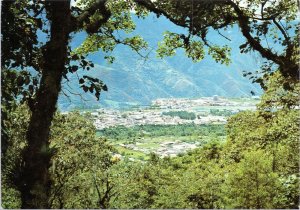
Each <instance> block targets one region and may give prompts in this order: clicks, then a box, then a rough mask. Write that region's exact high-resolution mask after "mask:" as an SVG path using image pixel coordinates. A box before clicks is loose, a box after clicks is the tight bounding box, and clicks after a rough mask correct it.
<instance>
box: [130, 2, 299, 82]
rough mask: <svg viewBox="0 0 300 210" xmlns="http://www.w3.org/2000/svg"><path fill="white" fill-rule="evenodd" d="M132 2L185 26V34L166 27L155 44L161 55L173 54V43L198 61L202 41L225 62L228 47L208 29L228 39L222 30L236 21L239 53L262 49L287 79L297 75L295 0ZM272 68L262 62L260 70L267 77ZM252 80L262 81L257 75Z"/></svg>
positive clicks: (296, 9) (227, 60) (217, 57)
mask: <svg viewBox="0 0 300 210" xmlns="http://www.w3.org/2000/svg"><path fill="white" fill-rule="evenodd" d="M135 2H137V3H138V4H140V5H142V6H144V7H145V8H147V9H148V10H149V11H151V12H154V13H156V14H157V16H160V15H164V16H165V17H166V18H168V19H169V20H170V21H172V22H173V23H174V24H176V25H178V26H182V27H185V28H187V29H188V34H187V35H185V34H176V33H172V32H167V33H166V34H165V38H164V41H163V42H162V45H161V47H160V49H159V55H160V56H165V55H173V54H174V53H175V49H176V48H180V47H182V48H184V49H185V51H186V53H187V55H188V56H189V57H191V58H192V59H193V60H201V59H202V58H203V57H204V55H205V52H204V51H205V49H204V46H206V47H207V48H208V54H210V55H211V56H212V57H213V58H214V59H215V60H216V61H217V62H221V63H226V64H228V63H229V54H230V53H229V52H230V49H229V47H228V46H218V45H216V44H214V43H213V41H211V40H209V36H208V34H209V31H210V30H216V31H218V33H219V34H220V37H222V38H225V39H228V40H230V39H229V38H227V37H225V36H224V35H223V34H222V30H227V29H228V28H229V27H231V26H233V25H234V24H237V25H238V26H239V28H240V30H241V33H242V35H243V36H244V37H245V39H246V42H245V43H244V44H242V45H241V46H240V49H241V52H242V53H246V52H249V51H250V50H253V51H256V52H258V53H260V55H261V56H262V57H263V58H265V59H267V60H268V61H270V62H272V63H273V64H276V65H278V66H279V70H280V72H281V74H282V75H283V76H284V77H285V78H286V80H287V83H289V82H291V81H294V82H295V81H296V82H297V81H298V79H299V39H298V31H299V26H298V24H297V23H298V21H297V11H298V6H299V5H298V4H297V1H295V0H292V1H290V0H278V1H277V0H276V1H270V0H263V1H260V0H255V1H253V0H249V1H248V0H247V1H238V0H213V1H190V0H184V1H177V0H162V1H151V0H135ZM267 37H268V38H267ZM276 45H277V46H276ZM278 45H279V46H278ZM278 48H280V49H278ZM267 63H268V62H266V64H267ZM272 71H274V68H272V67H271V66H270V65H264V66H263V68H262V72H260V73H262V74H263V75H266V76H267V75H268V74H270V73H271V72H272ZM254 79H255V80H256V81H257V82H261V79H259V78H255V77H254Z"/></svg>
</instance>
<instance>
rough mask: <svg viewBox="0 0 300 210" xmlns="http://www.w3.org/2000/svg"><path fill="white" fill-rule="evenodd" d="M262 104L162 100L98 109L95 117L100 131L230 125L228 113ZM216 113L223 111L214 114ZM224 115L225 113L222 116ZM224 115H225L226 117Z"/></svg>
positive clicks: (208, 99)
mask: <svg viewBox="0 0 300 210" xmlns="http://www.w3.org/2000/svg"><path fill="white" fill-rule="evenodd" d="M257 102H258V100H257V99H256V98H244V99H243V100H230V99H227V98H223V97H219V96H213V97H202V98H199V99H185V98H166V99H164V98H162V99H156V100H154V101H152V104H151V106H146V107H139V108H134V109H131V110H123V111H122V110H116V109H97V110H95V111H94V112H92V113H91V114H92V115H93V116H94V119H95V121H94V122H95V126H96V128H97V130H101V129H103V128H107V127H112V126H117V125H123V126H126V127H130V126H134V125H146V124H154V125H177V124H188V123H195V124H211V123H226V119H227V116H224V111H226V113H229V114H230V113H231V114H235V113H237V112H239V111H242V110H253V109H255V104H256V103H257ZM214 110H218V111H220V112H219V113H220V115H218V112H214ZM169 111H186V112H191V113H194V114H195V115H196V118H195V119H181V118H180V117H178V116H173V117H172V116H169V115H164V113H167V112H169ZM222 111H223V112H222ZM222 113H223V114H222Z"/></svg>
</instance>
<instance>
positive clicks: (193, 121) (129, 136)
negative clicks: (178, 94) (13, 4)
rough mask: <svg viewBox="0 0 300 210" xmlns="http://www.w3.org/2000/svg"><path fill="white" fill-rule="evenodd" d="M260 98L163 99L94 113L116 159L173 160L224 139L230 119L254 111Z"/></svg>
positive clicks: (102, 134)
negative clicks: (152, 157)
mask: <svg viewBox="0 0 300 210" xmlns="http://www.w3.org/2000/svg"><path fill="white" fill-rule="evenodd" d="M258 102H259V99H258V98H256V97H252V98H225V97H219V96H216V95H215V96H213V97H201V98H195V99H187V98H161V99H156V100H153V101H152V102H151V105H149V106H132V107H130V108H127V109H123V110H120V109H96V110H93V111H92V112H91V116H92V118H93V120H94V125H95V127H96V129H97V130H98V132H97V133H98V135H99V136H101V137H104V138H106V139H108V141H109V142H110V143H112V144H113V145H114V146H115V147H116V148H117V150H118V152H116V154H115V157H116V158H120V159H122V158H129V159H131V160H146V159H148V158H149V154H151V153H155V154H157V155H158V156H160V157H167V156H170V157H174V156H177V155H180V154H182V153H186V152H188V151H189V150H192V149H195V148H198V147H201V146H202V145H204V144H206V143H207V142H209V141H223V140H224V139H225V128H224V126H225V124H226V122H227V118H228V117H230V116H231V115H233V114H235V113H237V112H240V111H243V110H255V108H256V104H257V103H258Z"/></svg>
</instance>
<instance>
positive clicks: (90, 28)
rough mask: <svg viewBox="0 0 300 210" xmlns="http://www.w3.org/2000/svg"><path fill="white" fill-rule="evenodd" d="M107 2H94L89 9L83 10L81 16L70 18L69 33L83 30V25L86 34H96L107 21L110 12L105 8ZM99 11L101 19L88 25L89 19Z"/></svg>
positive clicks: (98, 0) (99, 0) (104, 0)
mask: <svg viewBox="0 0 300 210" xmlns="http://www.w3.org/2000/svg"><path fill="white" fill-rule="evenodd" d="M106 2H107V0H96V1H95V3H93V4H92V5H91V6H90V7H88V8H87V9H85V10H84V11H83V12H82V13H81V15H79V16H78V17H73V18H72V24H71V25H72V26H71V31H77V30H80V29H82V28H83V25H84V23H85V24H87V26H86V31H87V32H88V33H96V32H97V31H98V29H99V28H100V27H101V26H102V25H103V24H104V23H106V22H107V21H108V19H109V18H110V16H111V12H110V11H109V10H108V9H107V8H106V6H105V3H106ZM97 11H99V12H100V13H101V15H102V16H103V19H101V20H98V21H96V22H93V23H90V17H91V16H92V15H93V14H95V12H97Z"/></svg>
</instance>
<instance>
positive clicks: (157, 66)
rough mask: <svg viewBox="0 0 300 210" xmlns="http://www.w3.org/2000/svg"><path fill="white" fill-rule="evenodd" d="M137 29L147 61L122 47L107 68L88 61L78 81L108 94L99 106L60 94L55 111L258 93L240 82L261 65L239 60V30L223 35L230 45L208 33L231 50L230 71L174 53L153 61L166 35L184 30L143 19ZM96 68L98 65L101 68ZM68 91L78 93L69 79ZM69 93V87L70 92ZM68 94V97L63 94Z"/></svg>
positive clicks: (98, 59)
mask: <svg viewBox="0 0 300 210" xmlns="http://www.w3.org/2000/svg"><path fill="white" fill-rule="evenodd" d="M134 20H135V23H136V25H137V27H136V30H135V34H139V35H141V36H142V37H143V38H144V39H145V40H146V41H147V42H148V43H149V46H150V47H153V48H154V49H153V50H152V51H151V53H150V55H149V59H148V60H144V59H142V58H141V57H140V56H139V55H137V54H136V53H135V52H133V51H132V50H130V49H129V48H128V47H126V46H121V45H120V46H118V47H117V48H116V49H115V50H114V52H113V55H114V56H115V57H116V60H115V62H114V63H113V64H111V65H109V64H106V63H105V61H103V56H101V54H100V53H96V54H94V55H91V56H90V57H89V59H90V60H92V61H94V63H95V64H96V65H95V69H93V70H90V71H89V72H78V73H79V76H80V75H85V74H88V75H91V76H94V77H97V78H99V79H101V80H103V81H104V82H105V83H106V84H107V86H108V92H103V93H102V94H101V97H100V102H99V101H96V98H95V97H94V96H93V95H92V94H90V93H83V94H82V96H83V98H85V100H82V99H81V98H80V97H79V96H76V95H70V99H68V98H67V97H66V96H64V95H63V94H61V96H60V98H59V107H60V108H61V109H62V110H70V109H73V108H76V107H77V108H78V107H81V108H85V107H86V108H89V107H97V106H109V107H118V106H122V104H150V102H151V100H154V99H156V98H168V97H169V98H172V97H175V98H176V97H185V98H188V97H190V98H197V97H203V96H212V95H220V96H225V97H240V96H250V91H254V92H255V93H256V94H260V93H261V89H260V87H259V86H258V85H257V84H252V83H251V81H249V79H248V78H244V77H243V76H242V73H243V71H255V70H257V69H259V66H260V63H261V62H262V61H261V59H260V58H259V56H256V55H255V54H252V55H250V54H241V53H240V52H239V45H240V44H242V43H243V42H244V38H243V37H242V35H241V33H240V32H239V30H238V28H237V27H233V28H232V29H231V30H228V31H225V32H223V33H224V34H225V35H226V36H228V37H229V38H230V39H231V40H232V41H231V42H230V41H228V40H226V39H222V38H220V36H219V35H218V34H217V33H216V32H212V33H211V36H210V40H211V41H213V42H214V43H218V44H227V45H229V46H230V47H231V48H232V52H231V58H232V63H231V64H230V65H229V66H225V65H221V64H218V63H216V62H215V61H214V60H212V58H210V57H209V56H206V57H205V58H204V59H203V60H202V61H200V62H198V63H193V62H192V61H191V60H190V59H189V58H187V57H186V56H185V55H184V52H183V50H178V52H177V54H176V56H174V57H168V58H165V59H159V58H157V57H156V55H155V48H156V47H157V43H158V42H159V41H161V40H162V39H163V32H164V31H166V30H169V31H172V32H179V33H183V32H184V29H182V28H179V27H177V26H175V25H173V24H172V23H171V22H169V21H168V20H167V19H165V18H159V19H158V18H156V17H154V16H153V15H150V16H149V17H147V18H146V19H138V18H136V17H134ZM84 37H85V35H84V34H82V35H80V36H78V37H75V38H74V40H73V42H72V45H73V46H78V45H79V44H80V43H81V42H82V41H83V40H84ZM99 63H102V64H101V65H99ZM70 80H71V82H70V83H69V86H70V87H71V88H72V91H73V92H74V91H75V92H80V93H82V91H81V90H80V88H79V85H78V80H77V77H76V76H75V75H70ZM68 88H69V87H68ZM66 93H67V92H66Z"/></svg>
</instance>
